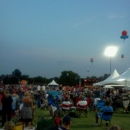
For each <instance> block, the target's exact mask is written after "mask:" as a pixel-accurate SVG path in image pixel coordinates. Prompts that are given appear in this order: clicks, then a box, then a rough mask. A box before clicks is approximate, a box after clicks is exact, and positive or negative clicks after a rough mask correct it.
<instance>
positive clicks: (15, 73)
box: [12, 69, 22, 80]
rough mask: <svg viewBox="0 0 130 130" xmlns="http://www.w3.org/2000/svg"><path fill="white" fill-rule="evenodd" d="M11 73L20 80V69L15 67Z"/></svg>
mask: <svg viewBox="0 0 130 130" xmlns="http://www.w3.org/2000/svg"><path fill="white" fill-rule="evenodd" d="M12 75H13V76H14V77H16V78H17V79H18V80H20V78H21V75H22V73H21V71H20V70H19V69H15V70H14V71H13V72H12Z"/></svg>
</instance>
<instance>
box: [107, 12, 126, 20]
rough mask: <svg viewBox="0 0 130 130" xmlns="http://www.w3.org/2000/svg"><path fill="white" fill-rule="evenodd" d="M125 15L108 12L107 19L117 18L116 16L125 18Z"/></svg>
mask: <svg viewBox="0 0 130 130" xmlns="http://www.w3.org/2000/svg"><path fill="white" fill-rule="evenodd" d="M125 17H126V16H125V15H121V14H114V13H112V14H109V15H108V19H117V18H125Z"/></svg>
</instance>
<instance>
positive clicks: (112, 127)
mask: <svg viewBox="0 0 130 130" xmlns="http://www.w3.org/2000/svg"><path fill="white" fill-rule="evenodd" d="M108 130H122V129H121V128H120V127H119V126H118V125H113V126H111V127H110V128H109V129H108Z"/></svg>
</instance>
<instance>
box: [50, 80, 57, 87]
mask: <svg viewBox="0 0 130 130" xmlns="http://www.w3.org/2000/svg"><path fill="white" fill-rule="evenodd" d="M58 85H59V84H57V83H56V82H55V80H54V79H53V80H52V81H51V82H50V83H49V84H48V86H58Z"/></svg>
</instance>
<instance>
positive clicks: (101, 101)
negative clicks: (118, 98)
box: [96, 100, 105, 109]
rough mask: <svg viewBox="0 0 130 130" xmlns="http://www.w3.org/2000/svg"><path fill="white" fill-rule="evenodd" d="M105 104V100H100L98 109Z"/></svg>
mask: <svg viewBox="0 0 130 130" xmlns="http://www.w3.org/2000/svg"><path fill="white" fill-rule="evenodd" d="M104 105H105V101H104V100H98V104H97V106H96V109H101V108H102V107H103V106H104Z"/></svg>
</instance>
